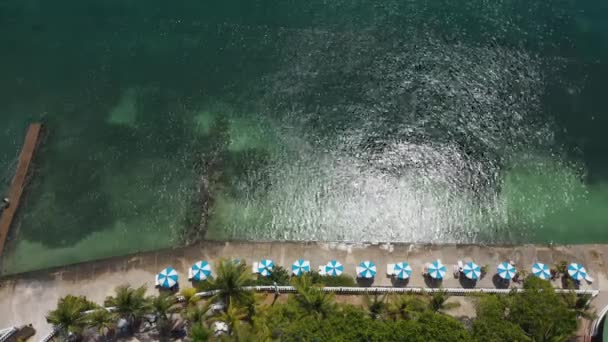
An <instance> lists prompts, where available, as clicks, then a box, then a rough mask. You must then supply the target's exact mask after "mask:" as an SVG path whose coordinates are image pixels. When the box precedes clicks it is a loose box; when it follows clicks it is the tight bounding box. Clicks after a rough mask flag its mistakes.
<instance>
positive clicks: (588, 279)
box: [585, 274, 593, 284]
mask: <svg viewBox="0 0 608 342" xmlns="http://www.w3.org/2000/svg"><path fill="white" fill-rule="evenodd" d="M585 281H587V282H588V283H589V284H593V278H591V276H590V275H588V274H587V275H586V276H585Z"/></svg>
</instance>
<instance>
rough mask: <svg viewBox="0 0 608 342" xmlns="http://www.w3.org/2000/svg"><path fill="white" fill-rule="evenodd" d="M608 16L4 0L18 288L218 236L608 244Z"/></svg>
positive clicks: (360, 4) (531, 8)
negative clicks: (83, 266) (33, 154)
mask: <svg viewBox="0 0 608 342" xmlns="http://www.w3.org/2000/svg"><path fill="white" fill-rule="evenodd" d="M607 17H608V3H606V2H605V1H600V0H598V1H578V2H575V1H561V0H558V1H552V2H548V1H492V2H488V1H481V0H473V1H468V2H466V3H458V2H454V1H443V0H438V1H419V0H414V1H396V0H395V1H393V0H385V1H331V2H328V1H317V0H312V1H305V2H304V1H297V2H296V1H253V0H249V1H222V2H216V3H215V4H208V3H206V2H203V1H183V2H180V3H179V4H175V3H169V2H161V1H155V0H154V1H146V2H143V1H114V0H110V1H108V0H104V1H101V0H83V1H67V0H59V1H53V2H50V1H37V0H27V1H24V0H21V1H16V0H0V49H1V54H0V75H2V77H0V128H1V129H0V170H1V172H0V175H1V176H2V177H1V179H2V180H3V183H2V187H1V188H5V187H6V184H7V182H8V180H10V177H11V174H12V171H13V168H14V163H15V159H16V155H17V153H18V150H19V146H20V144H21V140H22V139H23V136H24V132H25V129H26V127H27V124H28V123H29V122H31V121H33V120H40V121H43V122H44V123H45V125H46V127H47V133H48V134H47V136H46V139H45V142H44V144H43V145H42V148H41V150H40V152H39V158H38V160H37V163H36V170H35V173H34V177H33V182H32V186H31V188H30V191H29V192H28V196H27V197H26V199H25V201H24V203H23V210H22V212H21V215H20V216H21V217H20V220H19V225H18V227H17V229H15V231H14V232H13V237H12V240H11V242H10V244H9V251H8V252H7V255H5V256H4V259H3V269H4V271H5V272H9V273H10V272H19V271H25V270H30V269H36V268H41V267H46V266H51V265H59V264H65V263H72V262H78V261H83V260H90V259H95V258H101V257H106V256H111V255H120V254H125V253H129V252H135V251H139V250H150V249H155V248H161V247H166V246H173V245H178V244H180V243H185V242H188V241H192V240H194V239H196V238H198V237H200V236H201V235H205V236H207V237H208V238H214V239H227V238H240V239H290V240H310V239H313V240H332V241H334V240H345V241H408V242H435V243H440V242H487V243H528V242H535V243H549V242H556V243H588V242H598V243H599V242H608V230H606V227H607V226H608V210H606V208H608V183H607V180H608V158H607V157H606V156H607V152H608V140H607V139H606V138H605V132H606V131H607V130H608V96H606V90H605V89H606V87H605V82H606V80H608V20H606V18H607Z"/></svg>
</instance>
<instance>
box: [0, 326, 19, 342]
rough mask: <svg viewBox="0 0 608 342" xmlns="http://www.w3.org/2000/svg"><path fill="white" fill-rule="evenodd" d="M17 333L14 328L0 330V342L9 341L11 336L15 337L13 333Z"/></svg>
mask: <svg viewBox="0 0 608 342" xmlns="http://www.w3.org/2000/svg"><path fill="white" fill-rule="evenodd" d="M18 331H19V329H17V328H16V327H10V328H7V329H2V330H0V342H6V341H9V339H10V338H11V337H13V335H15V333H16V332H18Z"/></svg>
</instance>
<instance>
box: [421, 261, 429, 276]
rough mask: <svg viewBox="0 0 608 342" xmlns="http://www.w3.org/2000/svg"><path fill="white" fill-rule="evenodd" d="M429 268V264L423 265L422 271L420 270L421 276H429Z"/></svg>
mask: <svg viewBox="0 0 608 342" xmlns="http://www.w3.org/2000/svg"><path fill="white" fill-rule="evenodd" d="M429 267H431V264H429V263H426V264H425V265H424V269H422V275H423V276H425V275H427V274H429Z"/></svg>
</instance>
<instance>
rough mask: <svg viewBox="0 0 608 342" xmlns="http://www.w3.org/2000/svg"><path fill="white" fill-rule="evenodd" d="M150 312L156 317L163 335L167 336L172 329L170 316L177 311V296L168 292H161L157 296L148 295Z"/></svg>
mask: <svg viewBox="0 0 608 342" xmlns="http://www.w3.org/2000/svg"><path fill="white" fill-rule="evenodd" d="M148 301H149V302H150V313H152V314H153V315H154V317H155V318H156V327H157V330H158V333H159V334H160V336H161V337H166V336H167V335H168V334H169V332H170V329H171V322H172V320H171V319H170V316H171V314H172V313H174V312H176V311H177V310H178V308H176V307H175V304H176V301H175V297H174V296H173V295H171V294H168V293H161V294H160V295H158V296H155V297H148Z"/></svg>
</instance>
